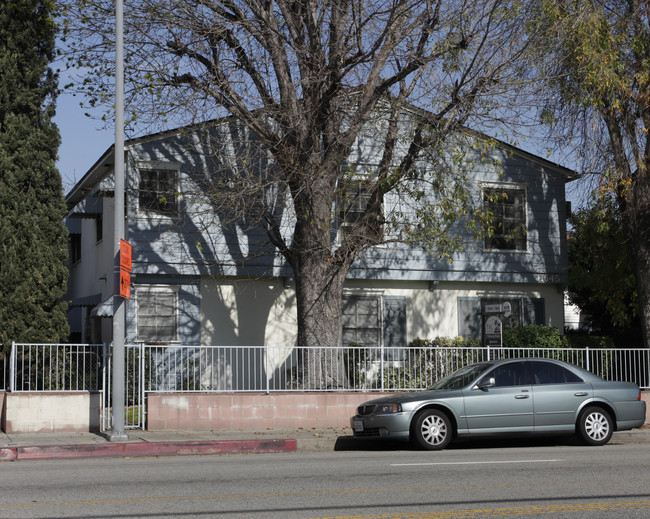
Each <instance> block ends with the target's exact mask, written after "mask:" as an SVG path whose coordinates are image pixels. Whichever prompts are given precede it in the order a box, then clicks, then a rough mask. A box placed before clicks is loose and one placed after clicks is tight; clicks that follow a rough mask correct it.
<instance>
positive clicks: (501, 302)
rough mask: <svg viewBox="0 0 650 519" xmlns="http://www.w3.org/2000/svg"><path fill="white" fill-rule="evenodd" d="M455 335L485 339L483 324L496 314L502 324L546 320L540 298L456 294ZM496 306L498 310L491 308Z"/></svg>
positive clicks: (519, 323)
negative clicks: (456, 315)
mask: <svg viewBox="0 0 650 519" xmlns="http://www.w3.org/2000/svg"><path fill="white" fill-rule="evenodd" d="M457 307H458V335H460V336H462V337H472V338H474V339H483V340H485V325H486V323H487V319H488V318H489V317H490V316H491V315H497V316H498V317H499V319H500V320H501V323H502V325H503V328H511V327H515V326H522V325H524V326H525V325H541V324H545V323H546V320H545V319H546V318H545V314H546V312H545V309H546V302H545V300H544V298H526V297H504V296H502V297H499V296H498V294H495V295H494V296H492V297H484V298H481V297H459V298H458V299H457ZM495 307H497V309H498V310H500V311H498V312H497V311H495Z"/></svg>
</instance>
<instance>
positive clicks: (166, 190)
mask: <svg viewBox="0 0 650 519" xmlns="http://www.w3.org/2000/svg"><path fill="white" fill-rule="evenodd" d="M138 198H139V202H140V210H141V211H143V212H149V213H154V214H160V215H167V216H174V215H176V214H178V172H177V171H176V169H166V168H155V169H153V168H152V169H148V168H141V169H140V188H139V193H138Z"/></svg>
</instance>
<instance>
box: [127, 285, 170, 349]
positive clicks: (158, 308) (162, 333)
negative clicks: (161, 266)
mask: <svg viewBox="0 0 650 519" xmlns="http://www.w3.org/2000/svg"><path fill="white" fill-rule="evenodd" d="M135 300H136V319H137V336H138V341H142V342H146V343H169V342H175V341H177V340H178V291H177V290H176V289H174V288H173V287H138V288H136V293H135Z"/></svg>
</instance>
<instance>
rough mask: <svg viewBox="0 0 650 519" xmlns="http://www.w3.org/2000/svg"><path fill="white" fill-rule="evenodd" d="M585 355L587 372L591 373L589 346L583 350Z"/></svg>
mask: <svg viewBox="0 0 650 519" xmlns="http://www.w3.org/2000/svg"><path fill="white" fill-rule="evenodd" d="M585 355H586V356H587V371H591V369H590V365H591V362H590V360H591V359H590V357H591V355H589V346H587V347H586V348H585Z"/></svg>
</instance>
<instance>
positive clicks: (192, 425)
mask: <svg viewBox="0 0 650 519" xmlns="http://www.w3.org/2000/svg"><path fill="white" fill-rule="evenodd" d="M383 395H386V394H385V393H384V394H383ZM378 396H381V395H378V394H377V393H370V394H369V393H271V394H265V393H264V394H249V393H233V394H208V393H196V394H193V393H190V394H188V393H185V394H179V393H151V394H149V395H148V396H147V430H149V431H164V430H194V431H205V430H211V429H287V428H288V429H296V428H301V427H302V428H327V427H347V426H348V425H349V424H350V417H351V416H352V415H353V414H354V413H355V410H356V407H357V406H358V405H359V404H360V403H361V402H365V401H366V400H370V399H371V398H377V397H378Z"/></svg>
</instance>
